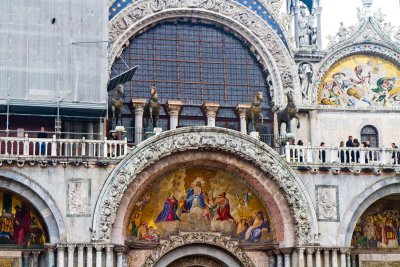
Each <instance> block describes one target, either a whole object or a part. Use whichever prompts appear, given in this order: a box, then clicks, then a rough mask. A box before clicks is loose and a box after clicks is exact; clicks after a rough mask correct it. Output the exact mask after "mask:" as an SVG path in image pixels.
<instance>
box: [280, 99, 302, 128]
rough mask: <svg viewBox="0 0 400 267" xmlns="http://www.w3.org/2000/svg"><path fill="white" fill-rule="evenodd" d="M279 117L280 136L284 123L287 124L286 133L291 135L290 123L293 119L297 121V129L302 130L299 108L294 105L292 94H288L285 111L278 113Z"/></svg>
mask: <svg viewBox="0 0 400 267" xmlns="http://www.w3.org/2000/svg"><path fill="white" fill-rule="evenodd" d="M277 117H278V130H279V134H281V125H282V123H285V124H286V133H291V128H290V121H291V120H292V119H293V118H296V119H297V128H300V120H299V116H298V115H297V108H296V104H295V103H294V99H293V94H292V92H290V91H289V92H288V93H287V105H286V107H285V109H283V110H280V111H278V113H277Z"/></svg>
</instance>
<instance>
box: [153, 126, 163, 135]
mask: <svg viewBox="0 0 400 267" xmlns="http://www.w3.org/2000/svg"><path fill="white" fill-rule="evenodd" d="M153 131H154V134H155V135H159V134H160V133H162V128H161V127H156V128H154V129H153Z"/></svg>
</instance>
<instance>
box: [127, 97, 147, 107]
mask: <svg viewBox="0 0 400 267" xmlns="http://www.w3.org/2000/svg"><path fill="white" fill-rule="evenodd" d="M146 102H147V100H146V99H144V98H132V99H131V103H132V107H133V108H134V109H136V108H139V109H140V108H144V106H145V105H146Z"/></svg>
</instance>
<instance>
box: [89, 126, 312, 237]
mask: <svg viewBox="0 0 400 267" xmlns="http://www.w3.org/2000/svg"><path fill="white" fill-rule="evenodd" d="M198 149H202V150H207V151H223V152H226V153H229V154H232V156H236V157H238V158H241V159H242V160H246V161H248V162H250V163H252V164H253V165H254V166H256V167H258V168H259V169H260V170H262V171H264V172H265V173H267V174H269V177H270V178H271V179H272V180H273V181H274V182H275V183H276V184H277V185H278V186H279V187H280V188H281V190H282V191H283V194H284V195H285V196H286V197H287V201H288V204H289V207H290V209H291V213H292V216H293V221H294V224H295V232H296V243H297V244H299V245H304V244H308V243H309V242H310V241H311V240H313V238H311V237H312V236H314V235H315V234H316V233H317V232H318V231H317V227H318V226H317V223H316V217H315V214H314V213H313V210H312V203H311V200H310V198H309V196H308V195H306V193H305V192H306V189H305V188H304V186H303V184H302V182H301V180H300V179H299V178H298V177H297V175H296V174H295V173H294V172H293V171H292V169H291V168H290V167H289V165H288V164H287V163H286V162H285V161H284V160H282V159H281V158H280V157H279V155H278V154H276V152H275V151H274V150H273V149H271V148H270V147H269V146H267V145H265V144H263V143H262V142H259V141H258V140H255V139H254V138H251V137H249V136H247V135H244V134H241V133H239V132H236V131H233V130H228V129H224V128H216V127H184V128H180V129H177V130H175V131H167V132H164V133H162V134H160V135H157V136H155V137H152V138H150V139H148V140H146V141H144V142H142V143H141V144H140V145H139V146H137V147H136V149H135V150H134V151H133V152H132V153H131V154H129V155H128V156H127V157H126V158H125V159H124V160H123V161H122V162H121V163H120V164H119V165H118V166H117V167H116V168H115V169H114V171H113V172H112V173H111V174H110V176H109V178H108V179H107V181H106V183H105V185H104V187H103V189H102V192H101V193H100V196H99V199H98V201H97V203H96V208H95V211H94V217H93V226H92V229H93V231H94V232H93V237H92V239H93V240H95V241H107V242H110V239H111V228H112V225H113V223H114V221H115V218H116V213H117V209H118V207H119V203H120V201H121V199H122V196H123V194H124V192H125V190H126V188H127V187H128V185H130V184H131V183H132V182H134V181H135V179H136V177H137V176H138V174H140V173H141V172H143V171H144V170H145V169H146V168H147V167H149V166H151V165H153V164H154V163H155V162H157V161H158V160H160V159H161V158H164V157H167V156H169V155H171V154H174V153H179V152H183V151H194V150H198Z"/></svg>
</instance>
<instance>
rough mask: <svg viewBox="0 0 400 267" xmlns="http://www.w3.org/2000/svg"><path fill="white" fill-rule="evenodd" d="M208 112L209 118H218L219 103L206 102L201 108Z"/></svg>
mask: <svg viewBox="0 0 400 267" xmlns="http://www.w3.org/2000/svg"><path fill="white" fill-rule="evenodd" d="M201 107H202V108H203V110H204V111H205V112H206V115H207V117H214V118H215V117H216V116H217V111H218V109H219V103H216V102H204V103H203V105H202V106H201Z"/></svg>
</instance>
